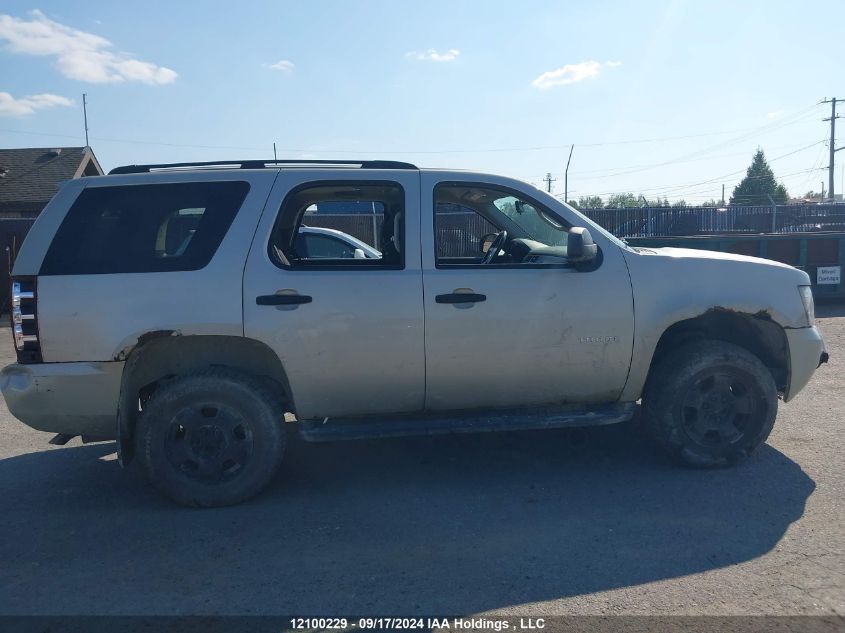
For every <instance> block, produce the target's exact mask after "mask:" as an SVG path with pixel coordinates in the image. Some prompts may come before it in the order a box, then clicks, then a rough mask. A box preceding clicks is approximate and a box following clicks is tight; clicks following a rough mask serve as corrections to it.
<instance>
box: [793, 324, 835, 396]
mask: <svg viewBox="0 0 845 633" xmlns="http://www.w3.org/2000/svg"><path fill="white" fill-rule="evenodd" d="M784 331H785V332H786V341H787V345H788V346H789V383H788V384H787V386H786V391H785V392H784V394H783V400H784V402H789V401H790V400H792V399H793V398H794V397H795V396H796V395H797V394H798V392H799V391H801V390H802V389H803V388H804V387H805V386H806V385H807V383H808V382H809V381H810V378H811V377H812V375H813V372H815V371H816V369H817V368H818V367H819V366H820V365H821V364H822V363H826V362H827V351H825V347H824V341H823V340H822V335H821V334H820V333H819V331H818V329H816V328H815V327H803V328H797V329H788V330H784Z"/></svg>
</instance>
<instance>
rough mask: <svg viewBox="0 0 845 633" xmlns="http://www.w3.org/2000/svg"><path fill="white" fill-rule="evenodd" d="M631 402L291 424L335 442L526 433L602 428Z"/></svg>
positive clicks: (623, 414) (626, 412)
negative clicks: (589, 427)
mask: <svg viewBox="0 0 845 633" xmlns="http://www.w3.org/2000/svg"><path fill="white" fill-rule="evenodd" d="M636 409H637V405H636V403H634V402H624V403H618V404H609V405H600V406H590V407H588V406H561V407H543V408H529V409H497V410H489V411H473V412H471V413H468V412H461V411H452V412H448V413H433V414H428V415H424V414H420V415H397V416H396V417H394V418H391V419H378V420H377V421H374V420H373V418H372V417H366V418H365V417H360V418H332V419H328V418H327V419H326V420H301V421H299V422H297V424H296V426H297V427H298V428H299V434H300V435H301V436H302V439H304V440H305V441H306V442H335V441H339V440H364V439H373V438H387V437H407V436H413V435H446V434H450V433H481V432H486V431H531V430H539V429H560V428H566V427H584V426H603V425H606V424H616V423H618V422H625V421H626V420H630V419H631V418H632V417H634V413H635V412H636Z"/></svg>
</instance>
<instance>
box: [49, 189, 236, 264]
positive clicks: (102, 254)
mask: <svg viewBox="0 0 845 633" xmlns="http://www.w3.org/2000/svg"><path fill="white" fill-rule="evenodd" d="M248 191H249V184H248V183H246V182H240V181H239V182H195V183H172V184H162V185H125V186H116V187H90V188H87V189H85V190H83V191H82V193H81V194H79V197H78V198H77V200H76V202H75V203H74V204H73V206H72V207H71V208H70V210H69V211H68V213H67V215H66V216H65V219H64V221H63V222H62V224H61V226H60V227H59V230H58V231H57V232H56V236H55V237H54V238H53V243H52V244H51V245H50V248H49V250H48V251H47V255H46V257H45V258H44V263H43V264H42V265H41V272H40V274H42V275H96V274H106V273H142V272H167V271H177V270H199V269H200V268H203V267H204V266H206V265H207V264H208V262H210V261H211V258H212V257H213V256H214V253H215V252H216V251H217V247H218V246H220V242H221V241H222V240H223V236H224V235H226V231H228V230H229V226H230V225H231V224H232V220H234V218H235V214H236V213H237V212H238V209H239V208H240V206H241V204H242V203H243V201H244V198H245V197H246V194H247V192H248Z"/></svg>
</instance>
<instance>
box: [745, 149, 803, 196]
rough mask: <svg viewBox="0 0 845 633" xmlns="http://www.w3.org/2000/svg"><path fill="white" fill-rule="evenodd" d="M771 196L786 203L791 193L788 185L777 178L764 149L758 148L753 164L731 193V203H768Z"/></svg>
mask: <svg viewBox="0 0 845 633" xmlns="http://www.w3.org/2000/svg"><path fill="white" fill-rule="evenodd" d="M769 196H771V197H772V198H773V199H774V201H775V202H776V203H777V204H785V203H786V201H787V199H788V198H789V195H788V194H787V193H786V187H784V186H783V185H782V184H780V183H778V182H777V181H776V180H775V174H774V172H773V171H772V168H771V167H769V163H767V162H766V157H765V155H764V154H763V150H762V149H758V150H757V153H756V154H754V159H753V160H752V161H751V166H750V167H749V168H748V172H746V174H745V178H743V179H742V182H740V183H739V184H738V185H737V186H736V187H734V191H733V194H732V195H731V204H735V205H749V206H755V205H768V204H771V202H770V201H769Z"/></svg>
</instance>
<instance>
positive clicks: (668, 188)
mask: <svg viewBox="0 0 845 633" xmlns="http://www.w3.org/2000/svg"><path fill="white" fill-rule="evenodd" d="M824 142H825V141H824V139H822V140H821V141H816V142H815V143H811V144H809V145H805V146H804V147H801V148H799V149H796V150H794V151H791V152H787V153H786V154H781V155H780V156H775V157H774V158H771V159H768V162H770V163H772V162H775V161H777V160H780V159H782V158H786V157H788V156H792V155H794V154H798V153H799V152H803V151H805V150H807V149H809V148H811V147H815V146H816V145H819V144H821V143H824ZM746 171H747V170H746V169H741V170H737V171H734V172H730V173H728V174H722V175H721V176H717V177H715V178H710V179H708V180H702V181H698V182H692V183H686V184H682V185H681V184H679V185H663V186H660V187H650V188H645V189H640V190H639V191H640V192H641V193H642V192H657V193H658V194H659V193H663V194H675V193H677V192H680V191H683V190H684V189H689V188H693V187H698V186H701V185H707V184H712V183H716V182H719V181H721V180H724V179H726V178H730V177H731V176H735V175H737V174H742V173H745V172H746ZM782 177H785V176H782ZM624 193H629V192H628V191H607V192H603V193H594V194H590V195H597V196H609V195H616V194H624Z"/></svg>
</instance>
